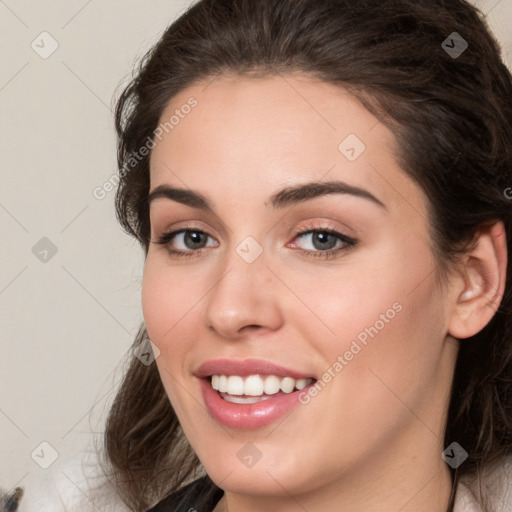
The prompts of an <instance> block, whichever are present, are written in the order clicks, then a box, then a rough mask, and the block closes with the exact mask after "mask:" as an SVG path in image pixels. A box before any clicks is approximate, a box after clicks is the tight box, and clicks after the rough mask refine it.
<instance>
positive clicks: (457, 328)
mask: <svg viewBox="0 0 512 512" xmlns="http://www.w3.org/2000/svg"><path fill="white" fill-rule="evenodd" d="M506 238H507V237H506V233H505V226H504V225H503V222H502V221H498V222H496V223H494V224H492V225H490V226H485V227H482V228H481V229H480V230H479V231H478V232H477V234H476V237H475V242H476V243H475V244H474V246H473V249H472V250H471V251H470V252H468V253H467V254H466V255H465V256H464V259H463V260H462V263H461V267H460V268H459V271H460V277H461V279H459V280H458V282H459V283H460V285H459V289H458V290H457V298H456V303H455V304H454V308H453V311H452V316H451V318H450V322H449V329H448V333H449V334H451V335H452V336H454V337H455V338H459V339H463V338H469V337H471V336H474V335H475V334H477V333H478V332H480V331H481V330H482V329H483V328H484V327H485V326H486V325H487V324H488V323H489V322H490V321H491V319H492V317H493V316H494V314H495V313H496V310H497V309H498V307H499V305H500V303H501V300H502V297H503V293H504V291H505V282H506V273H507V239H506Z"/></svg>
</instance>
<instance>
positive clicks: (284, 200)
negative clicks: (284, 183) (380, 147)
mask: <svg viewBox="0 0 512 512" xmlns="http://www.w3.org/2000/svg"><path fill="white" fill-rule="evenodd" d="M329 194H348V195H352V196H355V197H359V198H362V199H367V200H369V201H372V202H373V203H375V204H377V205H378V206H380V207H381V208H383V209H385V210H387V208H386V205H385V204H384V203H383V202H382V201H381V200H380V199H378V198H377V197H375V196H374V195H373V194H371V193H370V192H368V191H367V190H365V189H364V188H360V187H356V186H354V185H349V184H348V183H345V182H343V181H327V182H318V181H314V182H310V183H304V184H299V185H294V186H291V187H286V188H284V189H282V190H280V191H278V192H276V193H275V194H273V195H272V196H271V197H270V206H271V207H272V208H273V209H279V208H285V207H287V206H291V205H295V204H298V203H302V202H304V201H308V200H310V199H314V198H316V197H322V196H326V195H329ZM161 198H165V199H170V200H172V201H176V202H178V203H181V204H184V205H186V206H190V207H192V208H198V209H200V210H209V211H211V212H213V207H212V205H211V203H210V202H209V201H208V199H207V198H206V197H205V196H203V195H202V194H200V193H199V192H194V191H192V190H188V189H183V188H175V187H171V186H169V185H159V186H158V187H156V188H155V189H154V190H153V191H151V192H150V193H149V195H148V199H147V200H148V204H151V203H152V202H153V201H155V200H156V199H161ZM266 204H268V203H266Z"/></svg>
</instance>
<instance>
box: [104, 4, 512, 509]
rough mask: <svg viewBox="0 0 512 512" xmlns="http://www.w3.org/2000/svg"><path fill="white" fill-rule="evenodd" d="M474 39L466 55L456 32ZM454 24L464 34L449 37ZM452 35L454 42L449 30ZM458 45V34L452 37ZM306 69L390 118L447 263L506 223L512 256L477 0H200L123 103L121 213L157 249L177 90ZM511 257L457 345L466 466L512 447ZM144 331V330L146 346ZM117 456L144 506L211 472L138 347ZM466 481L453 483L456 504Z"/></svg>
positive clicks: (108, 440) (506, 109)
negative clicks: (157, 152)
mask: <svg viewBox="0 0 512 512" xmlns="http://www.w3.org/2000/svg"><path fill="white" fill-rule="evenodd" d="M453 32H457V33H458V34H460V35H461V36H462V37H463V38H464V40H465V41H467V43H468V45H469V46H468V48H467V49H466V50H465V51H464V52H463V53H462V54H461V55H454V54H450V52H449V51H447V48H446V46H445V47H443V46H442V44H443V41H445V40H446V39H447V38H448V36H451V35H452V34H453ZM451 37H453V36H451ZM448 41H450V39H448ZM450 46H452V45H451V44H450ZM293 72H298V73H306V74H309V75H311V76H313V77H316V78H318V79H320V80H322V81H325V82H328V83H332V84H335V85H339V86H340V87H343V88H345V89H347V90H348V91H349V92H351V93H352V94H353V95H354V96H355V97H356V98H358V99H359V100H360V101H361V102H362V103H363V104H364V106H365V107H366V108H368V109H369V110H370V111H371V112H372V113H373V114H375V115H376V116H377V117H378V118H379V119H380V120H381V121H382V122H383V123H384V124H386V125H387V126H388V127H389V128H391V129H392V130H393V132H394V133H395V135H396V139H397V142H398V147H399V154H398V155H397V158H398V160H399V162H400V164H401V166H402V168H403V169H404V172H406V173H407V174H408V175H409V176H410V177H411V178H412V179H413V180H415V181H416V182H417V183H418V184H419V186H420V187H421V188H422V190H423V191H424V193H425V194H426V196H427V198H428V201H429V207H430V227H431V233H432V243H433V249H434V252H435V255H436V257H437V259H438V261H439V263H440V268H448V267H449V263H450V262H452V263H453V262H454V261H455V260H456V258H457V255H460V254H461V253H463V252H464V251H465V250H467V248H468V246H469V245H468V244H470V242H471V241H472V239H473V237H474V235H475V233H476V231H477V229H478V228H479V227H480V226H482V225H483V224H486V223H492V222H495V221H496V220H502V221H503V222H504V225H505V229H506V233H507V247H508V251H509V254H512V250H511V249H512V245H511V242H512V224H511V222H512V205H511V202H510V200H509V199H508V198H507V197H506V196H507V194H505V193H504V191H505V190H506V189H507V187H509V186H512V152H511V149H510V148H511V147H512V79H511V75H510V72H509V70H508V69H507V68H506V66H505V65H504V64H503V62H502V60H501V57H500V51H499V47H498V45H497V43H496V41H495V40H494V39H493V37H492V35H491V34H490V32H489V30H488V28H487V26H486V24H485V22H484V21H483V16H482V15H481V13H480V12H479V11H478V10H477V9H476V8H474V7H472V6H471V5H470V4H469V3H467V2H466V1H465V0H388V1H383V0H322V1H318V0H258V1H254V0H201V1H199V2H198V3H196V4H194V5H193V6H192V7H191V8H190V9H189V10H188V11H187V12H186V13H184V14H183V15H182V16H181V17H180V18H179V19H178V20H177V21H175V22H174V23H173V24H172V25H170V27H169V28H168V29H167V30H166V31H165V33H164V34H163V36H162V37H161V39H160V40H159V42H158V43H157V44H156V45H155V46H154V47H153V48H152V49H151V50H150V51H149V52H148V53H147V54H146V55H145V56H144V58H143V59H142V61H141V63H140V67H139V69H138V70H137V72H136V75H135V77H134V78H133V80H132V81H131V82H130V83H129V85H128V86H127V87H126V88H125V89H124V91H123V92H122V94H121V95H120V97H119V99H118V102H117V108H116V129H117V133H118V140H119V143H118V164H119V168H120V169H121V172H120V182H119V187H118V190H117V195H116V210H117V215H118V219H119V221H120V223H121V224H122V226H123V227H124V228H125V230H126V231H127V232H128V233H130V234H131V235H133V236H134V237H135V238H136V239H137V240H138V241H139V242H140V244H141V245H142V247H143V248H144V250H145V251H146V253H147V250H148V246H149V235H150V223H149V212H148V204H147V196H148V192H149V155H148V156H145V157H142V158H140V157H137V158H136V159H133V156H134V155H138V154H139V153H138V151H139V149H140V148H141V147H143V146H144V145H145V144H147V141H148V140H153V139H154V132H155V130H156V128H157V126H158V123H159V120H160V117H161V115H162V112H163V110H164V108H165V107H166V106H167V104H168V103H169V101H170V100H171V99H172V98H173V97H174V96H175V95H176V94H177V93H179V92H181V91H183V90H184V89H185V88H186V87H188V86H190V85H192V84H193V83H196V82H198V81H200V80H204V79H207V78H210V77H214V76H218V75H221V74H223V73H238V74H240V75H245V76H251V74H252V73H259V74H260V75H263V76H265V75H275V74H278V73H293ZM511 265H512V258H509V260H508V267H507V278H506V289H505V294H504V296H503V299H502V302H501V305H500V307H499V308H498V310H497V311H496V312H495V315H494V317H493V318H492V320H491V321H490V323H489V324H488V325H487V326H486V327H485V328H484V329H482V331H481V332H479V333H478V334H476V335H475V336H473V337H472V338H470V339H468V340H464V342H463V343H461V344H460V352H459V356H458V361H457V366H456V370H455V376H454V382H453V389H452V397H451V402H450V405H449V410H448V415H447V425H446V433H445V446H447V445H449V444H450V443H451V442H453V441H457V442H458V443H459V444H460V445H461V446H462V447H463V448H464V449H465V450H466V451H467V452H468V454H469V457H468V459H467V460H466V461H465V462H464V463H463V464H462V465H461V466H460V467H459V468H458V470H457V471H455V472H454V474H453V483H454V489H455V488H456V485H457V483H458V482H459V479H460V477H461V476H462V475H464V474H467V473H470V472H473V471H475V470H476V471H477V473H478V472H480V471H481V470H482V464H484V463H485V464H490V463H492V462H495V461H497V460H498V459H499V457H501V456H503V455H504V454H510V453H512V419H511V418H512V316H511V306H512V291H511V290H512V283H511V278H512V277H511V276H512V271H511ZM146 337H147V335H146V333H145V331H144V327H143V326H142V327H141V330H140V332H139V334H138V335H137V337H136V340H135V342H134V345H133V346H134V347H136V346H137V345H138V344H140V343H142V342H143V341H144V339H145V338H146ZM105 456H106V465H107V466H108V468H106V470H107V472H108V475H109V477H110V478H111V479H112V480H113V482H114V484H115V485H116V487H117V490H118V492H119V494H120V496H121V497H122V499H123V500H124V501H125V503H126V504H127V505H128V506H129V507H130V508H131V509H132V510H143V509H145V508H147V507H148V506H150V505H151V504H153V503H154V502H155V501H157V500H159V499H161V498H163V497H164V496H166V495H168V494H170V493H171V492H173V491H175V490H177V489H178V488H179V487H180V486H182V485H183V484H184V483H185V482H187V481H188V480H190V479H191V478H194V477H195V476H197V475H199V474H200V473H201V470H202V469H201V465H200V462H199V460H198V459H197V457H196V455H195V454H194V452H193V450H192V448H191V447H190V445H189V444H188V442H187V440H186V438H185V437H184V434H183V432H182V430H181V427H180V425H179V422H178V420H177V417H176V414H175V413H174V411H173V409H172V406H171V404H170V402H169V400H168V397H167V395H166V392H165V390H164V387H163V385H162V383H161V380H160V377H159V374H158V370H157V368H156V365H155V364H152V365H148V366H146V365H144V364H142V363H141V362H140V361H139V360H138V359H137V358H136V357H134V356H133V355H132V356H131V360H130V362H129V367H128V369H127V372H126V374H125V377H124V381H123V382H122V385H121V387H120V389H119V392H118V394H117V397H116V399H115V402H114V404H113V406H112V408H111V411H110V415H109V417H108V421H107V425H106V432H105ZM453 497H454V492H452V503H453Z"/></svg>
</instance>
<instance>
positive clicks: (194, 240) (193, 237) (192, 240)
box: [185, 231, 204, 249]
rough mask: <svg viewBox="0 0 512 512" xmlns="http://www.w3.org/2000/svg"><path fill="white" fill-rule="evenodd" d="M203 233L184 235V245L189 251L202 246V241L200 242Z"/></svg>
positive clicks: (190, 232)
mask: <svg viewBox="0 0 512 512" xmlns="http://www.w3.org/2000/svg"><path fill="white" fill-rule="evenodd" d="M203 235H204V233H199V232H197V231H189V232H187V233H185V244H186V245H187V246H188V247H189V249H200V248H201V247H202V246H203V243H202V242H204V240H203V241H201V237H202V236H203Z"/></svg>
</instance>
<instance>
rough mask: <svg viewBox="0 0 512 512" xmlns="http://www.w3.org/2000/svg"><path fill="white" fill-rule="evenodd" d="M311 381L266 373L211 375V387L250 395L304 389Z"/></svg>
mask: <svg viewBox="0 0 512 512" xmlns="http://www.w3.org/2000/svg"><path fill="white" fill-rule="evenodd" d="M312 382H313V379H293V378H292V377H284V378H282V379H281V378H280V377H277V376H276V375H267V376H263V377H261V376H260V375H249V376H247V377H240V376H239V375H229V376H226V375H212V377H211V384H212V388H213V389H215V390H217V391H219V392H220V393H227V394H228V395H236V396H242V395H245V396H252V397H262V396H263V395H275V394H276V393H279V391H282V392H283V393H292V392H293V391H294V390H296V389H297V390H300V389H304V388H305V387H306V386H309V385H310V384H311V383H312ZM244 400H246V399H244ZM229 401H232V400H229ZM235 403H239V402H235ZM244 403H252V402H244Z"/></svg>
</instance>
